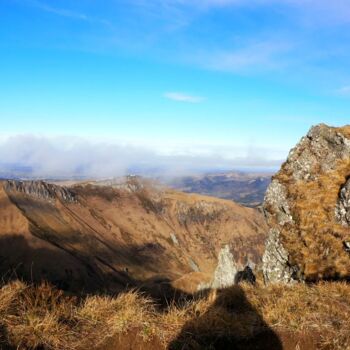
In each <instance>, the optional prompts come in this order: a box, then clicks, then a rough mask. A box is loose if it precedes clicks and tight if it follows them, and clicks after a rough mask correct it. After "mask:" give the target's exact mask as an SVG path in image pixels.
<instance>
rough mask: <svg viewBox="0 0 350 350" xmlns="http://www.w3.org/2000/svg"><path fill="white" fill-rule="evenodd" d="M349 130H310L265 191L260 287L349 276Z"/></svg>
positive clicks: (314, 128)
mask: <svg viewBox="0 0 350 350" xmlns="http://www.w3.org/2000/svg"><path fill="white" fill-rule="evenodd" d="M349 178H350V126H345V127H341V128H334V127H329V126H327V125H324V124H320V125H316V126H314V127H312V128H311V129H310V131H309V132H308V134H307V135H306V136H305V137H303V138H302V139H301V141H300V142H299V143H298V144H297V146H296V147H295V148H293V149H292V150H291V151H290V153H289V156H288V158H287V160H286V162H285V163H284V164H283V165H282V167H281V169H280V171H279V172H278V173H277V174H276V175H275V176H274V177H273V179H272V182H271V184H270V186H269V188H268V190H267V192H266V195H265V199H264V204H263V209H264V213H265V217H266V219H267V223H268V225H269V235H268V238H267V241H266V246H265V253H264V255H263V273H264V278H265V281H266V282H284V283H292V282H294V281H317V280H321V279H348V278H349V277H350V254H349V251H350V180H349Z"/></svg>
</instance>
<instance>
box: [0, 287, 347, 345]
mask: <svg viewBox="0 0 350 350" xmlns="http://www.w3.org/2000/svg"><path fill="white" fill-rule="evenodd" d="M349 315H350V286H349V285H348V284H346V283H340V282H338V283H337V282H332V283H327V282H324V283H321V284H318V285H311V286H308V285H304V284H298V285H294V286H283V285H274V286H268V287H265V286H256V287H253V286H250V285H245V284H243V285H241V286H239V287H238V286H236V287H232V288H229V289H226V290H222V291H218V292H217V293H214V292H210V293H209V294H208V295H205V296H204V295H203V296H199V297H197V298H196V299H195V300H193V301H188V302H184V304H183V305H181V306H179V305H178V306H176V305H170V306H169V307H168V308H167V309H166V310H165V311H164V310H163V311H160V310H159V309H157V307H156V306H155V305H154V304H153V303H152V302H151V301H150V300H149V299H148V298H146V297H145V296H142V295H140V294H139V293H137V292H135V291H133V292H127V293H122V294H120V295H118V296H116V297H107V296H91V297H87V298H85V300H83V301H78V300H76V299H74V298H69V297H66V296H64V295H63V294H62V293H61V292H60V291H57V290H56V289H54V288H52V287H50V286H49V285H47V284H43V285H41V286H37V287H34V286H28V285H25V284H24V283H22V282H12V283H10V284H7V285H5V286H4V287H3V288H2V289H1V290H0V329H3V330H4V332H3V333H4V334H3V335H2V336H3V337H6V342H7V343H8V344H11V345H13V346H15V347H16V348H18V349H39V348H40V349H67V350H68V349H72V350H75V349H76V350H80V349H104V348H105V347H104V346H105V345H106V344H107V343H108V341H110V340H113V339H117V338H118V337H121V336H125V337H127V336H128V334H135V332H136V334H137V336H138V337H140V338H142V340H143V341H144V342H145V344H146V343H147V342H148V341H150V340H152V339H154V338H157V339H158V340H159V342H160V343H161V344H163V348H164V349H165V348H167V347H168V346H169V344H171V343H172V342H173V341H174V339H177V342H175V343H177V344H180V348H182V347H184V348H186V347H185V345H187V346H188V347H187V348H196V346H193V344H197V346H198V348H200V341H201V340H203V339H204V340H205V341H210V339H220V338H221V339H231V338H237V339H250V338H253V337H255V336H256V335H258V334H259V333H261V332H264V331H266V330H268V329H272V330H274V331H275V332H277V334H281V333H283V332H292V334H298V333H299V332H304V333H310V334H313V336H314V335H315V334H316V335H317V338H318V339H317V341H318V345H317V346H318V348H320V349H322V348H326V347H327V346H328V348H330V349H346V348H350V316H349ZM0 339H1V337H0ZM196 342H197V343H196ZM175 343H174V342H173V343H172V344H175ZM189 344H192V345H191V346H192V347H191V346H189ZM0 348H1V346H0ZM174 348H176V347H174Z"/></svg>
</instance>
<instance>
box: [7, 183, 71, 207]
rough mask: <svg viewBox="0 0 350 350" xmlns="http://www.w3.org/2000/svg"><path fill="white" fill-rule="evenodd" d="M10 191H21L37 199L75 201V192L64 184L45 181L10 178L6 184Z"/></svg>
mask: <svg viewBox="0 0 350 350" xmlns="http://www.w3.org/2000/svg"><path fill="white" fill-rule="evenodd" d="M4 188H5V190H6V191H7V192H8V193H16V192H17V193H21V194H25V195H28V196H30V197H34V198H37V199H42V200H47V201H55V200H56V199H58V198H59V199H61V200H62V201H64V202H70V203H72V202H75V201H76V198H75V195H74V193H73V192H71V191H70V190H69V189H68V188H66V187H63V186H57V185H53V184H49V183H47V182H44V181H16V180H8V181H6V182H5V185H4Z"/></svg>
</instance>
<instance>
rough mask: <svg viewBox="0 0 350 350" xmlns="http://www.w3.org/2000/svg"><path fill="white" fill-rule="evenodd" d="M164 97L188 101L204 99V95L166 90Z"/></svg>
mask: <svg viewBox="0 0 350 350" xmlns="http://www.w3.org/2000/svg"><path fill="white" fill-rule="evenodd" d="M164 97H165V98H168V99H169V100H173V101H178V102H188V103H200V102H202V101H203V100H204V98H203V97H200V96H193V95H188V94H184V93H183V92H166V93H165V94H164Z"/></svg>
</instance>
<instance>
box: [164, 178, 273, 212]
mask: <svg viewBox="0 0 350 350" xmlns="http://www.w3.org/2000/svg"><path fill="white" fill-rule="evenodd" d="M271 176H272V174H269V173H261V174H260V173H245V172H223V173H213V174H205V175H197V176H184V177H177V178H173V179H163V182H164V183H166V184H167V185H168V186H170V187H171V188H174V189H177V190H180V191H183V192H188V193H199V194H203V195H207V196H213V197H218V198H223V199H230V200H233V201H235V202H237V203H240V204H242V205H245V206H248V207H253V208H254V207H258V206H260V205H261V204H262V202H263V200H264V195H265V191H266V189H267V186H268V185H269V184H270V181H271Z"/></svg>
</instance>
